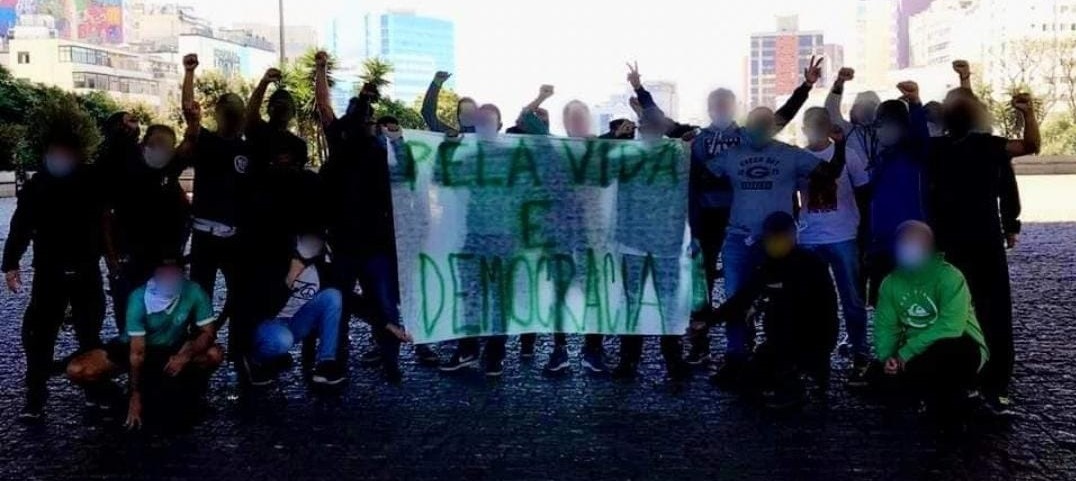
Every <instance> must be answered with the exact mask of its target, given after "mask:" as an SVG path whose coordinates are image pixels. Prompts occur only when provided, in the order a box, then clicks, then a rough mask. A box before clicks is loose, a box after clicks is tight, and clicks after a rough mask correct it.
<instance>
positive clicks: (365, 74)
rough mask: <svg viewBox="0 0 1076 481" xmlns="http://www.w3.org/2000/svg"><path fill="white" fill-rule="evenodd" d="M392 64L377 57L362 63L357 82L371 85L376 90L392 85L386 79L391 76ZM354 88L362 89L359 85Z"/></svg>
mask: <svg viewBox="0 0 1076 481" xmlns="http://www.w3.org/2000/svg"><path fill="white" fill-rule="evenodd" d="M392 71H393V68H392V64H391V63H389V62H388V61H385V60H382V59H381V58H379V57H371V58H368V59H366V60H363V61H362V74H361V75H359V80H362V82H363V83H364V84H373V85H374V86H375V87H377V88H378V90H380V89H382V88H384V87H385V86H387V85H388V84H390V83H392V82H391V81H390V80H389V79H388V77H389V76H390V75H392ZM356 88H362V86H361V85H358V86H356Z"/></svg>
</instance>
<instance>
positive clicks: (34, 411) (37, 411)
mask: <svg viewBox="0 0 1076 481" xmlns="http://www.w3.org/2000/svg"><path fill="white" fill-rule="evenodd" d="M43 417H45V397H44V396H27V399H26V405H24V406H23V407H22V411H21V412H20V413H19V421H22V422H24V423H36V422H38V421H41V418H43Z"/></svg>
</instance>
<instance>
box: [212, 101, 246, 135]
mask: <svg viewBox="0 0 1076 481" xmlns="http://www.w3.org/2000/svg"><path fill="white" fill-rule="evenodd" d="M245 110H246V108H245V106H244V105H243V100H242V99H240V98H239V97H233V96H225V97H224V98H222V99H221V100H220V101H219V102H217V105H216V107H215V108H214V110H213V119H214V120H215V121H216V122H217V129H218V130H220V131H223V132H234V131H237V130H239V129H240V128H241V127H242V125H243V117H244V114H245Z"/></svg>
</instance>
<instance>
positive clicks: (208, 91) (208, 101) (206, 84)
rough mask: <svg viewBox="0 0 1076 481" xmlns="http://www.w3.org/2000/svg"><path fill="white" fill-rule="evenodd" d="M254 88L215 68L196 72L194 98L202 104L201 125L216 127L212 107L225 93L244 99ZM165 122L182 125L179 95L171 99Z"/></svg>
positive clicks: (237, 77) (240, 79) (210, 127)
mask: <svg viewBox="0 0 1076 481" xmlns="http://www.w3.org/2000/svg"><path fill="white" fill-rule="evenodd" d="M253 90H254V84H253V83H251V82H250V81H248V80H246V79H244V78H242V77H239V76H232V77H225V76H224V75H222V74H221V73H220V72H217V71H215V70H207V71H205V72H201V71H199V72H198V76H197V77H195V78H194V100H195V101H197V102H198V103H199V104H200V105H201V106H202V112H204V114H205V115H203V117H202V125H204V126H205V127H206V128H208V129H210V130H214V129H216V123H215V121H214V120H213V115H212V112H213V109H214V108H215V107H216V106H217V100H218V99H220V97H221V96H222V95H224V94H226V93H235V94H237V95H239V96H240V97H242V98H243V100H246V99H248V98H250V92H251V91H253ZM166 123H167V124H169V125H171V126H173V127H179V126H181V125H183V106H182V105H180V103H179V97H174V98H172V99H171V104H170V107H169V109H168V119H167V121H166Z"/></svg>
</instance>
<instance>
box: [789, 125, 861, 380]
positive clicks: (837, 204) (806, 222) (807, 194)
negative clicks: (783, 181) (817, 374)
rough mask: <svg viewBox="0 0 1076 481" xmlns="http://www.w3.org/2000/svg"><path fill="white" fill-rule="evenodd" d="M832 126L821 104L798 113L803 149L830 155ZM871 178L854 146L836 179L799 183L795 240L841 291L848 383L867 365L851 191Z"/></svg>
mask: <svg viewBox="0 0 1076 481" xmlns="http://www.w3.org/2000/svg"><path fill="white" fill-rule="evenodd" d="M834 128H836V127H835V126H834V125H833V123H832V122H831V121H830V119H829V113H828V112H827V111H826V109H824V108H821V107H814V108H810V109H807V111H806V112H805V113H804V114H803V132H804V134H805V135H806V136H807V141H808V143H807V151H808V152H810V153H811V154H812V155H814V156H816V157H818V158H819V159H821V160H822V161H823V162H829V161H831V160H832V159H833V154H834V149H835V148H836V145H835V144H834V143H833V141H832V140H830V138H829V134H830V132H832V131H833V129H834ZM869 182H870V176H869V175H868V174H867V165H866V162H864V161H863V159H861V158H859V157H858V155H857V154H856V151H855V150H849V151H848V152H846V160H845V169H844V172H842V173H841V175H840V176H839V177H837V179H836V180H835V181H832V180H827V179H821V178H817V177H812V178H810V179H809V180H808V181H807V182H801V183H800V186H799V199H800V206H801V209H800V215H799V221H800V224H801V230H800V233H799V241H800V244H801V245H802V246H803V247H804V248H805V249H807V250H810V251H812V252H814V253H815V254H817V255H818V256H819V257H821V258H822V259H823V260H825V261H826V263H827V264H829V266H830V268H831V269H832V270H833V275H834V280H835V281H836V282H837V290H838V291H839V292H840V300H841V307H842V312H843V314H844V326H845V331H846V333H847V338H846V343H847V345H848V346H849V348H850V351H851V353H852V361H853V362H852V372H851V374H850V376H849V383H850V384H862V383H863V382H864V375H865V374H866V372H867V368H868V367H869V366H870V345H869V344H868V343H867V309H866V307H865V306H864V302H863V296H862V294H861V293H860V290H859V275H860V255H859V244H858V242H857V239H856V236H857V234H858V232H859V221H860V215H859V207H858V206H857V204H856V194H857V192H858V191H859V190H861V189H864V188H865V187H866V186H867V184H868V183H869Z"/></svg>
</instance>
